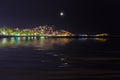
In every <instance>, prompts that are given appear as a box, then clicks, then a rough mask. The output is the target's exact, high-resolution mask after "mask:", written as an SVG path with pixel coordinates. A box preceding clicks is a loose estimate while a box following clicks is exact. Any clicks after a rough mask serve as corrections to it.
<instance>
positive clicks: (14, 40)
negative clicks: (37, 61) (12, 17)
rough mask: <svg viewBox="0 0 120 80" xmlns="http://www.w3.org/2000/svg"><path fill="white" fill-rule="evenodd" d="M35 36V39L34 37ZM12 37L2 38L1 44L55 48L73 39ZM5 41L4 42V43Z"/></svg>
mask: <svg viewBox="0 0 120 80" xmlns="http://www.w3.org/2000/svg"><path fill="white" fill-rule="evenodd" d="M32 38H33V39H32ZM32 38H31V37H11V38H2V39H1V41H0V45H1V46H2V45H3V46H4V47H8V46H9V47H10V46H11V47H13V46H18V47H19V46H23V47H24V46H25V47H35V48H37V49H43V50H46V49H53V48H57V46H63V45H65V44H67V43H69V42H71V41H72V39H65V38H58V39H56V38H44V37H43V38H42V39H41V38H37V37H32ZM3 43H4V44H3ZM61 44H62V45H61Z"/></svg>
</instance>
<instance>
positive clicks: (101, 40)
mask: <svg viewBox="0 0 120 80" xmlns="http://www.w3.org/2000/svg"><path fill="white" fill-rule="evenodd" d="M95 40H97V41H100V42H106V41H107V39H106V38H95Z"/></svg>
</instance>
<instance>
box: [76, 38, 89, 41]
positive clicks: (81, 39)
mask: <svg viewBox="0 0 120 80" xmlns="http://www.w3.org/2000/svg"><path fill="white" fill-rule="evenodd" d="M87 39H88V38H79V39H78V40H80V41H85V40H87Z"/></svg>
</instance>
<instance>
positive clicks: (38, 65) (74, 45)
mask: <svg viewBox="0 0 120 80" xmlns="http://www.w3.org/2000/svg"><path fill="white" fill-rule="evenodd" d="M119 41H120V39H119V38H110V39H103V38H89V39H87V38H80V39H67V38H48V39H44V38H41V39H37V38H35V37H27V38H26V37H22V38H20V37H11V38H0V78H1V79H0V80H90V79H91V80H103V79H105V80H106V79H108V80H110V79H117V78H120V45H119Z"/></svg>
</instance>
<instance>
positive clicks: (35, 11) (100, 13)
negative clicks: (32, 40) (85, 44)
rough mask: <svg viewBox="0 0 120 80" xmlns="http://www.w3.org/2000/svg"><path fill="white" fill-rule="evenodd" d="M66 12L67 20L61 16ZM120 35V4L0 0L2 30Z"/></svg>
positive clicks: (109, 1) (112, 1) (85, 0)
mask: <svg viewBox="0 0 120 80" xmlns="http://www.w3.org/2000/svg"><path fill="white" fill-rule="evenodd" d="M60 12H64V16H60V15H59V14H60ZM40 25H55V26H56V27H57V28H60V29H65V30H68V31H70V32H73V33H88V34H93V33H102V32H106V33H109V34H120V32H119V27H120V1H119V0H0V26H1V27H2V26H8V27H19V28H34V27H37V26H40Z"/></svg>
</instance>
